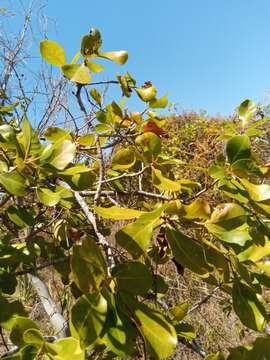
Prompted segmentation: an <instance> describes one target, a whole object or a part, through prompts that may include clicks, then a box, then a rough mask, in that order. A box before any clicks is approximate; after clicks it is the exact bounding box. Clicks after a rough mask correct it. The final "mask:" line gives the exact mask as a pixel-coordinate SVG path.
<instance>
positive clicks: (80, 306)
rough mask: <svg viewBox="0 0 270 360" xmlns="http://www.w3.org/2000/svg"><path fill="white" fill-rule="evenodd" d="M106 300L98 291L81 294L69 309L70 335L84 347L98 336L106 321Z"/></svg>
mask: <svg viewBox="0 0 270 360" xmlns="http://www.w3.org/2000/svg"><path fill="white" fill-rule="evenodd" d="M106 315H107V302H106V300H105V299H104V297H103V296H102V295H100V294H99V293H95V294H88V295H83V296H81V297H80V298H79V299H78V300H77V301H76V303H75V304H74V305H73V307H72V309H71V316H70V327H71V335H72V336H73V337H75V338H77V339H79V340H80V343H81V346H83V347H84V348H86V347H88V346H90V345H91V344H93V343H94V342H95V341H96V340H97V338H98V337H99V335H100V333H101V331H102V328H103V326H104V324H105V321H106Z"/></svg>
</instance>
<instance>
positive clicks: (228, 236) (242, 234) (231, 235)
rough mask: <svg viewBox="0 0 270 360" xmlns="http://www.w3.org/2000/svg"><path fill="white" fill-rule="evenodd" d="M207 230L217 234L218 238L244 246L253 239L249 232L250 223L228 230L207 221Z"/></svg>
mask: <svg viewBox="0 0 270 360" xmlns="http://www.w3.org/2000/svg"><path fill="white" fill-rule="evenodd" d="M205 226H206V228H207V230H208V231H209V232H210V233H212V234H213V235H215V236H216V237H217V238H218V239H220V240H222V241H225V242H227V243H229V244H238V245H240V246H244V245H245V243H246V242H247V241H249V240H252V237H251V236H250V233H249V226H248V224H246V223H245V224H243V225H240V226H239V227H236V228H234V229H232V230H228V229H226V228H224V227H222V226H219V225H216V224H211V223H208V222H207V223H206V224H205Z"/></svg>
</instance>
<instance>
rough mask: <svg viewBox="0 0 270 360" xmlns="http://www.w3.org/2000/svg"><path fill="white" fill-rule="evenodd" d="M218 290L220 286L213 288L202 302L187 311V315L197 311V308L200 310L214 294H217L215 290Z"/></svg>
mask: <svg viewBox="0 0 270 360" xmlns="http://www.w3.org/2000/svg"><path fill="white" fill-rule="evenodd" d="M219 288H220V285H219V286H217V287H215V288H214V289H213V290H212V291H211V292H210V293H209V294H208V295H207V296H205V297H204V298H203V299H202V300H200V301H199V302H198V303H197V304H195V305H194V306H192V308H190V309H189V311H188V313H187V314H188V315H189V314H190V313H192V312H193V311H195V310H197V309H198V308H200V307H201V306H202V305H203V304H205V303H206V302H207V301H208V300H209V299H211V297H212V296H213V295H214V294H215V292H217V290H218V289H219Z"/></svg>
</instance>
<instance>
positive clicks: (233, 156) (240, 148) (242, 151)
mask: <svg viewBox="0 0 270 360" xmlns="http://www.w3.org/2000/svg"><path fill="white" fill-rule="evenodd" d="M226 154H227V157H228V161H229V163H231V164H233V163H234V162H235V161H237V160H240V159H248V158H250V155H251V150H250V141H249V137H248V136H246V135H237V136H234V137H232V138H231V139H230V140H229V141H228V143H227V146H226Z"/></svg>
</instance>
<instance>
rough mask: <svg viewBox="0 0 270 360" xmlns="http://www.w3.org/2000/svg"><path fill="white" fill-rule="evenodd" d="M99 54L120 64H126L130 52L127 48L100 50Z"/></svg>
mask: <svg viewBox="0 0 270 360" xmlns="http://www.w3.org/2000/svg"><path fill="white" fill-rule="evenodd" d="M98 56H99V57H103V58H105V59H108V60H112V61H114V62H116V63H117V64H119V65H124V64H125V63H126V62H127V59H128V53H127V51H125V50H120V51H107V52H99V54H98Z"/></svg>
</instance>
